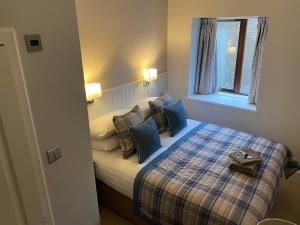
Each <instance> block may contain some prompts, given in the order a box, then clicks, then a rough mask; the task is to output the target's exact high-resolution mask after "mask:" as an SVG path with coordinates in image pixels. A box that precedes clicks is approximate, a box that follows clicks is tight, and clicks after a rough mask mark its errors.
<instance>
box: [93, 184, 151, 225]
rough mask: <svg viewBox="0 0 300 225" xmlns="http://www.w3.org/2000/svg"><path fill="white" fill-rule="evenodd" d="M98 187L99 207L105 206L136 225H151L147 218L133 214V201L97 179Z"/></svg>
mask: <svg viewBox="0 0 300 225" xmlns="http://www.w3.org/2000/svg"><path fill="white" fill-rule="evenodd" d="M96 186H97V195H98V204H99V207H100V206H101V205H104V206H106V207H107V208H110V209H111V210H113V211H114V212H116V213H117V214H119V215H121V216H122V217H124V218H126V219H127V220H129V221H130V222H132V223H133V224H136V225H150V224H151V223H150V222H149V221H147V220H146V219H145V218H143V217H139V216H136V215H135V214H134V213H133V202H132V199H130V198H128V197H127V196H125V195H123V194H121V193H120V192H118V191H116V190H114V189H113V188H111V187H109V186H108V185H107V184H105V183H103V182H102V181H101V180H98V179H96Z"/></svg>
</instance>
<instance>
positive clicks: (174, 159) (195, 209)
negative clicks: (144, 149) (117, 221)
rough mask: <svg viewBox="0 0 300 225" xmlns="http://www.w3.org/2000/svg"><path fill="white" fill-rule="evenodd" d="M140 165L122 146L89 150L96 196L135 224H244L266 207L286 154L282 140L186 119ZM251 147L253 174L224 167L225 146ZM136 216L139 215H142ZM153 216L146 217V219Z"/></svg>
mask: <svg viewBox="0 0 300 225" xmlns="http://www.w3.org/2000/svg"><path fill="white" fill-rule="evenodd" d="M187 124H188V126H187V127H186V128H184V129H183V130H181V131H180V132H179V133H178V134H177V135H176V136H174V137H170V136H169V135H168V134H167V133H166V132H165V133H162V134H161V135H160V137H161V142H162V147H161V148H160V149H159V150H158V151H156V152H155V153H154V154H153V155H151V157H150V158H148V159H147V160H146V161H145V162H143V163H142V164H138V159H137V155H133V156H132V157H130V158H129V159H127V160H124V159H123V158H122V154H121V151H120V150H118V149H116V150H113V151H110V152H104V151H93V159H94V164H95V173H96V178H97V184H98V188H99V199H100V200H102V201H103V202H104V204H106V205H108V206H109V207H111V208H113V209H115V210H117V211H118V213H120V214H122V215H123V216H125V217H127V218H128V219H130V220H131V221H133V222H134V223H135V224H166V225H167V224H178V225H179V224H184V225H189V224H191V225H192V224H228V225H237V224H247V225H254V224H256V223H257V222H258V221H260V220H262V219H263V218H265V217H266V216H268V214H269V213H270V211H271V209H272V206H273V203H274V200H275V196H276V193H277V190H278V184H279V179H280V178H281V176H282V172H283V169H284V165H285V163H286V160H287V149H286V148H285V146H283V145H281V144H279V143H276V142H274V141H272V140H269V139H266V138H262V137H256V136H253V135H250V134H247V133H244V132H240V131H237V130H233V129H229V128H224V127H221V126H217V125H213V124H208V123H202V122H199V121H195V120H190V119H188V121H187ZM238 147H251V148H254V149H255V150H257V151H259V152H261V156H262V158H263V163H262V164H261V166H260V168H259V171H258V173H257V175H256V176H255V177H251V176H247V175H244V174H242V173H239V172H233V171H231V170H229V168H228V166H229V164H230V161H231V160H230V158H229V156H228V154H229V152H230V151H231V150H232V149H233V148H238ZM132 211H134V212H135V215H139V216H142V217H143V218H145V219H140V218H139V217H137V216H135V215H134V214H133V213H132ZM150 221H151V222H150Z"/></svg>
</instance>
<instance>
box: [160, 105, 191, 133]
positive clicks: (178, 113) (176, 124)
mask: <svg viewBox="0 0 300 225" xmlns="http://www.w3.org/2000/svg"><path fill="white" fill-rule="evenodd" d="M164 112H165V115H166V117H167V120H168V125H169V132H170V136H171V137H173V136H174V135H176V134H177V133H178V132H179V131H181V130H182V129H183V128H184V127H186V126H187V122H186V118H187V114H186V112H185V110H184V107H183V104H182V101H181V100H179V101H178V102H176V103H175V104H173V105H170V106H168V107H166V108H164Z"/></svg>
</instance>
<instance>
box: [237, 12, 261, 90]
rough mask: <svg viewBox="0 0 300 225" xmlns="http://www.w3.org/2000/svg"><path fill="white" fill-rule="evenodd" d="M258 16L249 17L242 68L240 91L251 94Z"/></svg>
mask: <svg viewBox="0 0 300 225" xmlns="http://www.w3.org/2000/svg"><path fill="white" fill-rule="evenodd" d="M257 22H258V20H257V18H250V19H248V24H247V32H246V42H245V50H244V61H243V70H242V82H241V90H240V92H241V93H243V94H247V95H248V94H249V91H250V83H251V70H252V62H253V57H254V52H255V45H256V37H257Z"/></svg>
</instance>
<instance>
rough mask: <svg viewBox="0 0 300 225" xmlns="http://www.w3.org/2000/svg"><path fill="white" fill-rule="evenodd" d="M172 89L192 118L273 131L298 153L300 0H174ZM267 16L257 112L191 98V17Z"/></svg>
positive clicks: (170, 25)
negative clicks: (189, 98)
mask: <svg viewBox="0 0 300 225" xmlns="http://www.w3.org/2000/svg"><path fill="white" fill-rule="evenodd" d="M168 4H169V6H168V74H169V91H170V92H171V94H173V95H174V97H176V98H182V99H184V100H185V104H186V107H187V111H188V113H189V115H190V116H191V117H192V118H195V119H199V120H205V121H209V122H212V123H216V124H221V125H224V126H228V127H232V128H237V129H240V130H244V131H248V132H252V133H254V134H257V135H263V136H266V137H270V138H272V139H274V140H277V141H280V142H282V143H284V144H286V145H288V146H289V147H290V148H291V149H292V150H293V151H294V153H295V154H296V155H297V157H298V158H299V157H300V138H299V137H300V119H299V111H300V101H299V97H298V96H299V85H300V63H299V59H300V42H299V39H300V38H299V37H300V26H299V9H300V1H297V0H286V1H282V0H273V1H261V0H252V1H240V0H226V1H221V0H187V1H181V0H170V1H169V3H168ZM226 16H229V17H230V16H232V17H235V16H237V17H238V16H269V17H270V29H269V33H268V37H267V43H266V48H265V53H264V58H263V61H264V62H263V68H262V80H261V90H260V96H259V103H258V109H259V112H258V113H254V112H246V111H242V110H238V109H232V108H227V107H223V106H217V105H211V104H208V103H202V102H198V101H195V100H187V99H186V97H187V93H188V89H187V87H188V72H189V71H188V70H189V56H190V39H191V25H192V18H201V17H226Z"/></svg>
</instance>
